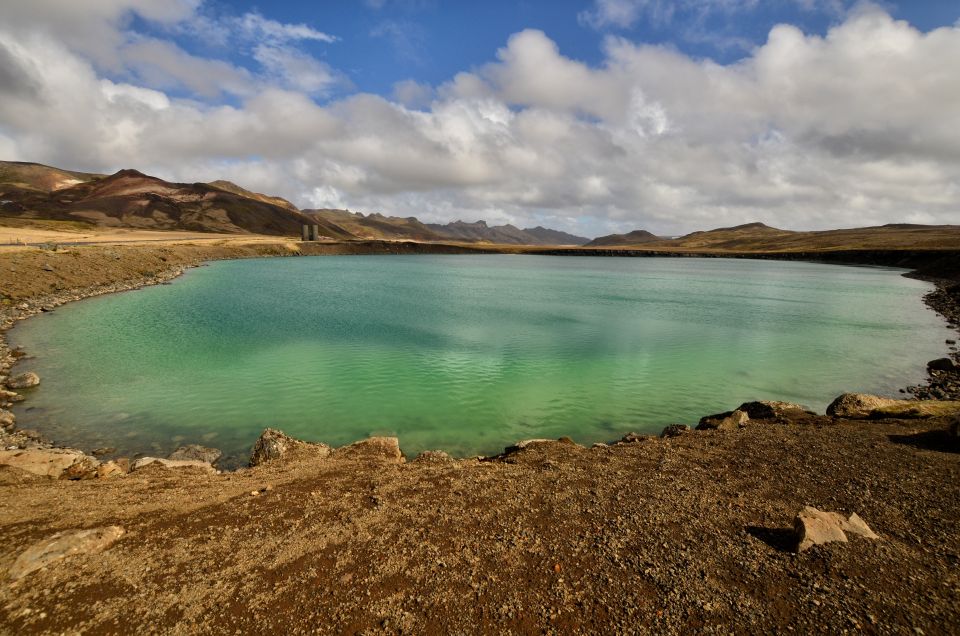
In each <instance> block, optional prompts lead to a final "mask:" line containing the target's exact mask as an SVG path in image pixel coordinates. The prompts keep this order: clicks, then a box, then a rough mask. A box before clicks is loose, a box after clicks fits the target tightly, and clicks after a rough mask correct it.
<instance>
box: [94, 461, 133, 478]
mask: <svg viewBox="0 0 960 636" xmlns="http://www.w3.org/2000/svg"><path fill="white" fill-rule="evenodd" d="M126 472H127V471H126V470H124V468H123V466H121V465H120V464H118V463H117V462H115V461H110V462H103V463H102V464H100V465H99V466H97V479H106V478H108V477H117V476H119V475H125V474H126Z"/></svg>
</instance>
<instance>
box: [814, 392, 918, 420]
mask: <svg viewBox="0 0 960 636" xmlns="http://www.w3.org/2000/svg"><path fill="white" fill-rule="evenodd" d="M904 402H906V400H894V399H892V398H885V397H880V396H878V395H868V394H866V393H844V394H843V395H841V396H840V397H838V398H837V399H835V400H834V401H833V402H831V403H830V406H828V407H827V415H832V416H834V417H846V418H851V419H866V418H869V417H870V416H871V414H872V413H873V411H874V410H876V409H881V408H886V407H891V406H896V405H897V404H902V403H904Z"/></svg>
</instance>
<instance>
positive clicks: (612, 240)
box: [584, 230, 664, 247]
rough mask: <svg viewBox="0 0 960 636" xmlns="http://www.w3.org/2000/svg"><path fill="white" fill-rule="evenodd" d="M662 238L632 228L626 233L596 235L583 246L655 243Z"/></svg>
mask: <svg viewBox="0 0 960 636" xmlns="http://www.w3.org/2000/svg"><path fill="white" fill-rule="evenodd" d="M663 240H664V239H662V238H660V237H659V236H657V235H656V234H651V233H650V232H647V231H646V230H634V231H633V232H628V233H626V234H608V235H607V236H600V237H597V238H595V239H593V240H592V241H590V242H589V243H587V244H586V245H585V246H584V247H600V246H607V245H643V244H644V243H655V242H657V241H663Z"/></svg>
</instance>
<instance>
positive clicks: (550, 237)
mask: <svg viewBox="0 0 960 636" xmlns="http://www.w3.org/2000/svg"><path fill="white" fill-rule="evenodd" d="M522 231H523V233H524V234H527V235H528V236H530V237H532V238H533V239H534V240H535V241H536V243H533V245H586V244H587V243H589V242H590V239H588V238H587V237H585V236H577V235H575V234H569V233H567V232H561V231H560V230H551V229H550V228H546V227H542V226H539V225H538V226H537V227H528V228H524V229H523V230H522Z"/></svg>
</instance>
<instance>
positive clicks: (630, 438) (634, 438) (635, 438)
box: [618, 433, 650, 444]
mask: <svg viewBox="0 0 960 636" xmlns="http://www.w3.org/2000/svg"><path fill="white" fill-rule="evenodd" d="M648 439H650V436H649V435H640V434H638V433H627V434H626V435H624V436H623V437H621V438H620V441H619V442H618V443H619V444H633V443H636V442H642V441H644V440H648Z"/></svg>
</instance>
